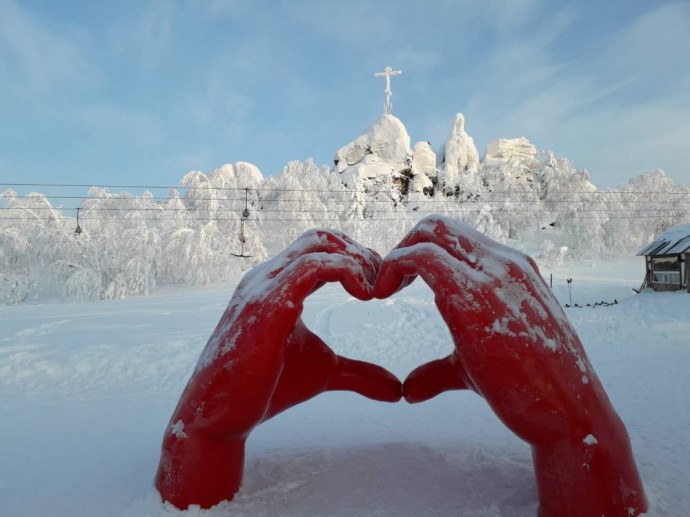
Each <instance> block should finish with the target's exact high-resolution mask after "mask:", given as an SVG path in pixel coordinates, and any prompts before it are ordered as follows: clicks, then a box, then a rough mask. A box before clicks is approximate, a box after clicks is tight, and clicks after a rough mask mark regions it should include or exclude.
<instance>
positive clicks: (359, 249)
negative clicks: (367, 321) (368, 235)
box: [237, 230, 381, 295]
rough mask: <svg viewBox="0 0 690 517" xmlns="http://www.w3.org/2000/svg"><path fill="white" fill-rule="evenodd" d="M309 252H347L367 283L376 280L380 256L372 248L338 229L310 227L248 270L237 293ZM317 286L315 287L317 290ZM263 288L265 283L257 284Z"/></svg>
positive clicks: (254, 286)
mask: <svg viewBox="0 0 690 517" xmlns="http://www.w3.org/2000/svg"><path fill="white" fill-rule="evenodd" d="M311 253H334V254H340V255H346V256H349V257H352V258H353V259H354V260H356V261H357V262H358V263H359V264H360V266H361V268H362V270H363V271H364V274H365V276H366V278H367V280H368V281H369V283H370V284H373V283H374V281H375V280H376V274H377V272H378V268H379V265H380V263H381V257H380V255H379V254H378V253H376V252H375V251H374V250H371V249H369V248H366V247H364V246H362V245H361V244H358V243H356V242H355V241H353V240H352V239H350V238H349V237H348V236H347V235H345V234H344V233H342V232H340V231H337V230H309V231H307V232H305V233H304V234H302V235H301V236H300V237H298V238H297V239H296V240H295V241H294V242H293V243H292V244H291V245H290V246H288V248H286V249H285V250H283V251H282V252H281V253H280V254H278V255H276V256H275V257H273V258H272V259H270V260H267V261H266V262H264V263H262V264H259V265H258V266H256V267H255V268H254V269H252V270H251V271H250V272H249V273H247V274H246V275H245V276H244V278H243V279H242V281H241V282H240V285H239V286H238V287H237V292H238V293H241V294H242V295H245V294H246V293H252V292H253V291H256V290H257V285H259V284H263V283H264V282H265V281H266V280H267V279H272V278H275V277H276V276H277V275H279V274H281V273H282V272H283V270H285V268H287V267H288V266H290V264H292V263H293V262H294V261H295V260H297V259H299V258H300V257H302V256H304V255H309V254H311ZM318 287H319V286H318V285H316V286H314V289H317V288H318ZM260 288H261V289H265V286H264V285H260Z"/></svg>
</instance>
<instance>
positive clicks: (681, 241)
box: [637, 223, 690, 257]
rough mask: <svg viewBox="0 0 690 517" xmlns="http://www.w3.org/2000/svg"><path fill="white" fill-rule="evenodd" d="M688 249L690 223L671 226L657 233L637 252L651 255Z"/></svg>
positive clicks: (671, 253) (670, 253) (672, 253)
mask: <svg viewBox="0 0 690 517" xmlns="http://www.w3.org/2000/svg"><path fill="white" fill-rule="evenodd" d="M689 249H690V223H685V224H679V225H677V226H672V227H671V228H669V229H668V230H666V231H665V232H664V233H662V234H661V235H659V236H658V237H657V238H656V239H654V242H652V243H650V244H647V246H645V247H644V248H642V249H641V250H640V252H639V253H638V254H637V255H638V256H645V257H649V256H652V255H676V254H679V253H684V252H685V251H687V250H689Z"/></svg>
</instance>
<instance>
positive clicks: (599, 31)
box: [0, 0, 690, 187]
mask: <svg viewBox="0 0 690 517" xmlns="http://www.w3.org/2000/svg"><path fill="white" fill-rule="evenodd" d="M386 65H390V66H392V67H393V68H396V69H402V70H403V75H402V76H398V77H394V78H393V79H392V85H393V111H394V113H395V114H396V115H397V116H398V117H400V118H401V120H402V121H403V122H404V123H405V125H406V127H407V129H408V132H409V133H410V136H411V137H412V141H413V143H414V142H416V141H419V140H429V141H431V143H432V145H433V146H434V148H437V147H438V145H439V144H441V143H442V141H443V140H444V139H445V137H446V135H447V133H448V131H449V129H450V127H451V125H452V123H453V119H454V115H455V113H456V112H463V113H464V114H465V117H466V130H467V131H468V133H469V134H470V135H471V136H473V137H474V139H475V142H476V143H477V146H478V148H479V151H480V154H483V153H484V150H485V148H486V144H487V143H488V142H489V141H491V140H493V139H495V138H499V137H502V138H512V137H518V136H526V137H527V138H529V139H530V140H531V141H532V142H533V143H534V144H535V145H536V146H537V148H538V149H551V150H553V151H554V152H555V153H556V154H557V155H558V156H565V157H568V158H570V159H572V160H573V161H574V163H575V165H576V167H579V168H586V169H588V170H589V172H590V174H591V180H592V181H593V183H595V184H596V185H597V186H599V187H610V186H616V185H618V184H620V183H623V182H625V181H626V180H627V179H629V178H631V177H632V176H635V175H637V174H640V173H642V172H644V171H648V170H654V169H657V168H661V169H664V170H665V171H666V173H667V175H668V176H670V177H671V178H672V179H674V180H675V181H677V182H679V183H681V184H684V185H690V2H688V1H677V2H664V1H661V0H580V1H571V2H566V1H546V0H424V1H417V0H348V1H345V0H273V1H271V0H157V1H145V0H118V1H109V0H103V1H97V2H96V1H87V0H81V1H77V0H60V1H47V0H0V181H4V182H11V181H13V182H57V183H97V184H153V185H170V184H177V182H178V181H179V179H180V178H181V177H182V176H183V175H184V174H185V173H186V172H188V171H190V170H202V171H210V170H213V169H214V168H216V167H218V166H220V165H221V164H223V163H227V162H236V161H239V160H243V161H249V162H252V163H254V164H255V165H257V166H258V167H259V168H260V169H261V171H262V172H263V173H264V175H271V174H275V173H277V172H279V171H280V170H281V169H282V167H283V166H284V165H285V164H286V163H287V162H288V161H289V160H304V159H306V158H307V157H310V156H311V157H313V158H314V159H315V160H316V162H317V163H318V164H322V163H326V164H329V165H331V164H332V158H333V154H334V152H335V151H336V150H337V149H338V148H339V147H340V146H342V145H344V144H346V143H347V142H349V141H350V140H352V139H354V138H355V137H356V136H357V135H359V134H360V133H361V132H362V131H363V130H364V129H365V128H366V127H367V126H368V125H369V124H370V123H371V122H372V121H373V120H375V119H376V117H378V115H379V114H380V113H381V112H382V109H383V101H384V96H383V88H384V81H383V80H382V79H381V78H376V77H374V73H375V72H377V71H380V70H382V69H383V68H384V67H385V66H386Z"/></svg>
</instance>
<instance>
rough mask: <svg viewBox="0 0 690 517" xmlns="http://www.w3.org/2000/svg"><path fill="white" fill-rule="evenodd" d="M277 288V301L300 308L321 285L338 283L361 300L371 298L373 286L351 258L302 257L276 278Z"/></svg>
mask: <svg viewBox="0 0 690 517" xmlns="http://www.w3.org/2000/svg"><path fill="white" fill-rule="evenodd" d="M275 281H276V282H277V285H278V286H279V288H278V291H277V292H276V300H277V301H279V302H281V303H286V304H287V302H292V303H293V305H294V304H301V303H302V302H303V301H304V299H305V298H306V297H307V296H308V295H309V294H311V293H312V292H313V291H314V288H315V287H316V286H318V285H320V284H322V283H324V282H340V283H341V284H342V286H343V287H344V288H345V290H346V291H347V292H348V293H349V294H351V295H352V296H354V297H355V298H358V299H360V300H370V299H371V298H372V285H371V283H369V280H368V278H367V274H366V273H365V270H364V268H363V267H362V266H361V264H360V263H359V262H358V261H357V260H355V259H354V258H353V257H350V256H347V255H340V254H337V253H310V254H307V255H302V256H301V257H299V258H298V259H296V260H295V261H293V262H292V264H290V265H289V266H288V267H286V268H285V269H284V270H283V272H282V273H281V274H280V275H279V276H277V277H276V278H275Z"/></svg>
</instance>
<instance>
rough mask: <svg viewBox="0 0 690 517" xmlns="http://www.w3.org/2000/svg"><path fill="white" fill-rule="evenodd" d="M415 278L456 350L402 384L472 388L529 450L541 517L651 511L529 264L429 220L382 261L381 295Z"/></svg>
mask: <svg viewBox="0 0 690 517" xmlns="http://www.w3.org/2000/svg"><path fill="white" fill-rule="evenodd" d="M416 276H421V277H422V279H423V280H424V281H425V282H426V283H427V284H428V285H429V287H431V289H432V290H433V291H434V293H435V295H436V298H435V299H436V306H437V307H438V309H439V311H440V312H441V315H442V316H443V319H444V321H445V322H446V324H447V325H448V327H449V330H450V333H451V337H452V339H453V342H454V344H455V349H454V351H453V352H452V353H451V354H450V355H449V356H447V357H446V358H444V359H438V360H435V361H432V362H430V363H427V364H425V365H422V366H420V367H418V368H417V369H415V370H414V371H413V372H412V373H410V374H409V375H408V377H407V379H406V380H405V382H404V384H403V393H404V397H405V400H407V402H410V403H416V402H422V401H425V400H428V399H430V398H432V397H435V396H436V395H438V394H440V393H442V392H444V391H448V390H460V389H469V390H472V391H474V392H476V393H478V394H479V395H481V396H482V397H484V399H486V401H487V402H488V404H489V406H490V407H491V408H492V409H493V411H494V412H495V413H496V415H497V416H498V417H499V418H500V419H501V420H502V421H503V423H504V424H505V425H506V426H507V427H508V428H509V429H510V430H511V431H513V432H514V433H515V434H516V435H517V436H518V437H519V438H521V439H522V440H525V441H526V442H528V443H529V444H530V445H531V447H532V456H533V461H534V470H535V474H536V479H537V488H538V492H539V515H540V516H542V517H550V516H554V517H555V516H558V517H576V516H594V515H597V516H598V515H606V516H607V517H610V516H635V515H639V514H641V513H642V512H644V511H645V510H646V509H647V501H646V499H645V494H644V490H643V487H642V482H641V480H640V477H639V474H638V472H637V467H636V465H635V460H634V458H633V454H632V450H631V447H630V440H629V438H628V434H627V431H626V429H625V426H624V425H623V422H622V421H621V419H620V417H619V416H618V415H617V414H616V412H615V410H614V408H613V406H612V405H611V402H610V401H609V399H608V397H607V395H606V392H605V391H604V387H603V386H602V385H601V382H600V381H599V379H598V378H597V375H596V373H595V372H594V369H593V368H592V365H591V364H590V362H589V360H588V358H587V355H586V354H585V351H584V348H583V346H582V343H581V342H580V339H579V338H578V336H577V334H576V333H575V330H574V329H573V327H572V326H571V325H570V322H569V321H568V318H567V316H566V315H565V313H564V312H563V310H562V309H561V307H560V305H559V304H558V302H557V301H556V299H555V297H554V296H553V293H552V292H551V290H550V289H549V287H548V286H547V285H546V283H545V282H544V280H543V279H542V278H541V276H540V274H539V272H538V269H537V266H536V264H535V263H534V261H533V260H532V259H531V258H529V257H527V256H526V255H523V254H522V253H520V252H518V251H516V250H513V249H511V248H508V247H506V246H503V245H501V244H499V243H497V242H495V241H492V240H491V239H489V238H488V237H486V236H484V235H482V234H480V233H478V232H476V231H474V230H472V229H470V228H469V227H467V226H464V225H462V224H460V223H458V222H456V221H454V220H452V219H449V218H444V217H440V216H430V217H427V218H426V219H424V220H422V221H421V222H420V223H419V224H418V225H417V226H416V227H415V228H414V229H413V230H412V231H410V233H408V234H407V236H406V237H405V238H404V239H403V240H402V241H401V243H400V244H399V245H398V247H397V248H396V249H395V250H393V251H392V252H391V253H389V255H388V256H387V257H386V258H385V259H384V261H383V263H382V264H381V267H380V269H379V273H378V278H377V281H376V286H375V289H374V293H375V295H376V297H378V298H387V297H389V296H390V295H392V294H393V293H395V292H396V291H398V290H400V289H402V288H404V287H405V286H407V285H409V284H410V283H411V282H412V281H413V280H414V279H415V278H416Z"/></svg>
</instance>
